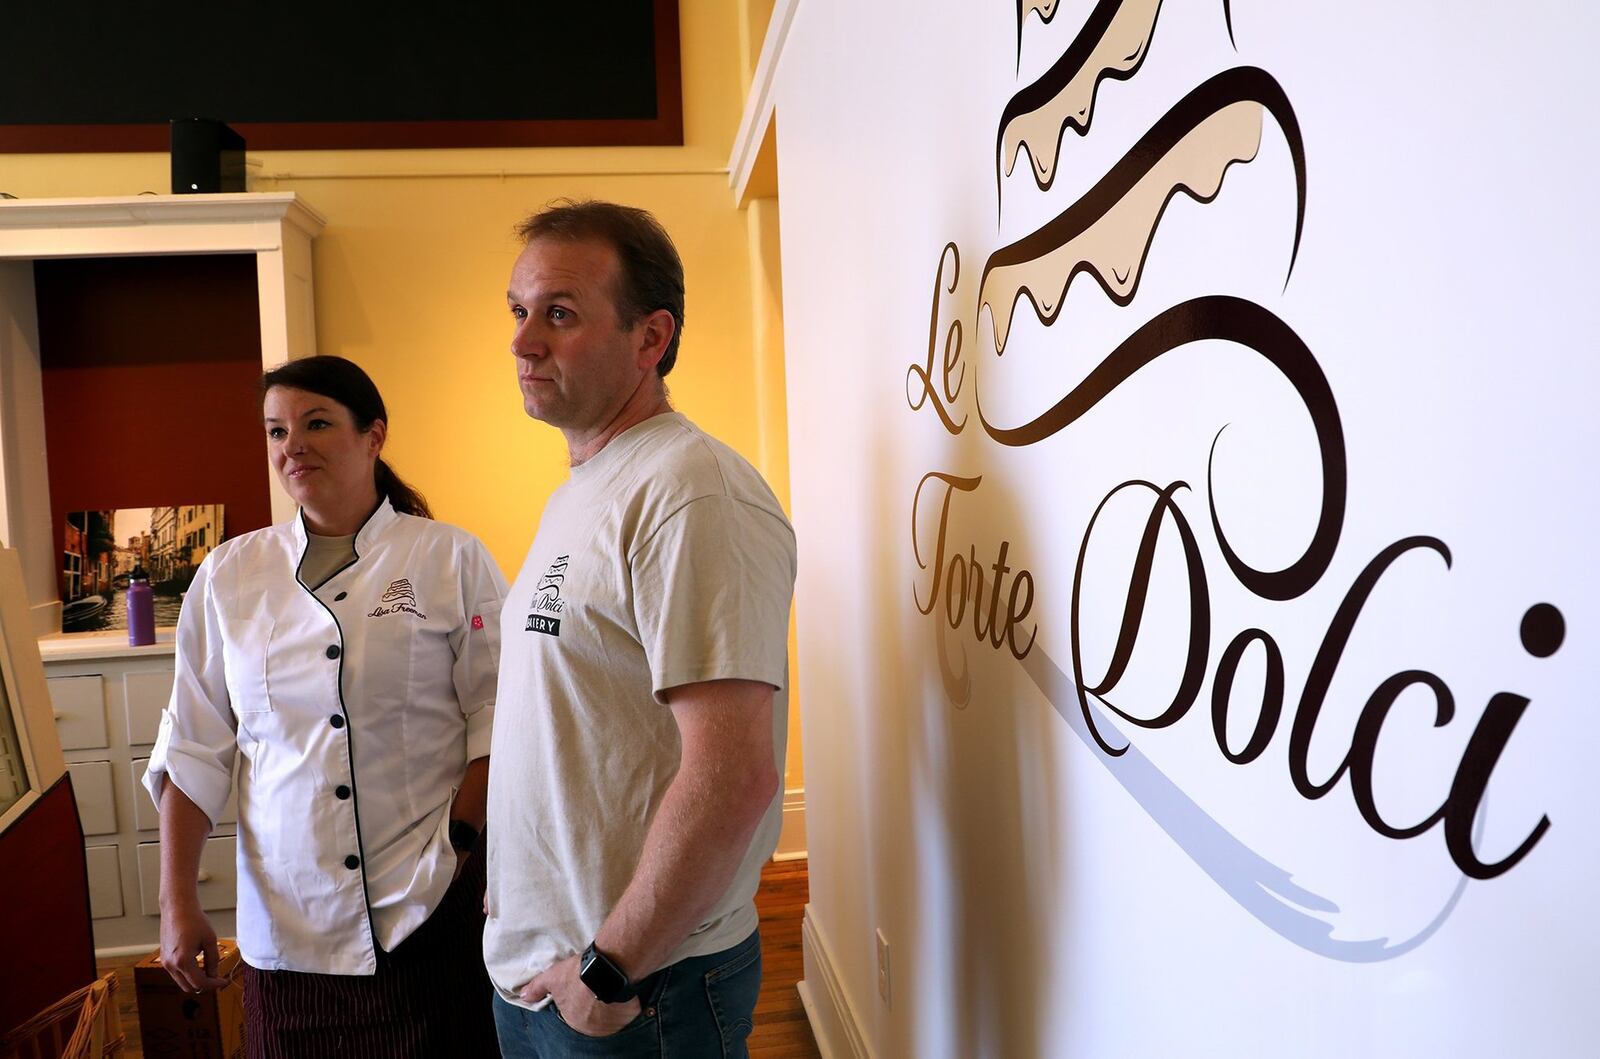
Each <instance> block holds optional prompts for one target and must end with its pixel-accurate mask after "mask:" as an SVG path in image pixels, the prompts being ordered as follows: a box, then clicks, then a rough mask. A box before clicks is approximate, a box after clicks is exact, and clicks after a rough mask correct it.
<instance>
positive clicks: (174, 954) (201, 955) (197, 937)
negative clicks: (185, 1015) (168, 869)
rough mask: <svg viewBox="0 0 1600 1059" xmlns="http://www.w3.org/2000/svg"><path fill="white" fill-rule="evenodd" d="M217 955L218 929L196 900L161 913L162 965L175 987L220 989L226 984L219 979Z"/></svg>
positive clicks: (188, 989)
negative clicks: (217, 974) (176, 985)
mask: <svg viewBox="0 0 1600 1059" xmlns="http://www.w3.org/2000/svg"><path fill="white" fill-rule="evenodd" d="M220 963H221V960H220V957H219V956H218V954H217V932H216V931H215V930H212V929H211V920H209V919H207V918H206V914H205V913H204V912H202V911H201V910H200V905H199V902H195V903H193V904H190V903H187V902H185V903H182V904H179V905H176V906H175V907H171V908H168V909H167V910H166V911H164V912H162V914H161V966H162V967H164V968H166V971H167V973H168V974H169V975H171V976H172V980H173V981H174V982H176V983H177V984H178V988H179V989H182V990H183V991H184V992H185V993H199V992H202V991H204V990H208V989H220V988H222V987H223V986H225V985H227V984H228V980H227V979H226V978H218V977H217V976H216V972H217V971H218V970H219V969H220V966H219V965H220Z"/></svg>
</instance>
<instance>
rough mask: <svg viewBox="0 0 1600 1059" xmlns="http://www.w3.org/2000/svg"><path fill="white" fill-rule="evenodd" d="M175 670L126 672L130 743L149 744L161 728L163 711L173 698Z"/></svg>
mask: <svg viewBox="0 0 1600 1059" xmlns="http://www.w3.org/2000/svg"><path fill="white" fill-rule="evenodd" d="M172 681H173V674H172V670H170V669H167V670H157V671H156V672H153V673H125V674H123V677H122V694H123V701H124V702H125V703H126V705H127V712H128V745H129V746H149V745H150V744H151V743H154V742H155V741H156V733H158V732H159V731H160V730H161V711H162V710H164V709H166V708H167V703H168V702H169V701H170V700H171V699H172Z"/></svg>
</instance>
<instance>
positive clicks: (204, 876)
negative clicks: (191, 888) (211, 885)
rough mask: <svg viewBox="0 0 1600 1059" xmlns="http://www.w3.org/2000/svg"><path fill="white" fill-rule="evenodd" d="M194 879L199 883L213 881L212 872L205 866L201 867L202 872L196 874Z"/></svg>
mask: <svg viewBox="0 0 1600 1059" xmlns="http://www.w3.org/2000/svg"><path fill="white" fill-rule="evenodd" d="M194 881H195V882H197V883H203V882H210V881H211V873H210V872H208V871H206V870H205V869H204V868H201V869H200V874H198V875H196V876H195V877H194Z"/></svg>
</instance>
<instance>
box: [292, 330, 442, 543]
mask: <svg viewBox="0 0 1600 1059" xmlns="http://www.w3.org/2000/svg"><path fill="white" fill-rule="evenodd" d="M274 386H287V387H289V388H291V389H295V390H305V391H306V392H307V393H314V394H319V395H321V396H323V397H329V398H332V399H333V400H335V401H338V402H339V403H340V404H342V405H344V406H345V407H346V408H348V409H349V410H350V414H351V415H352V416H353V417H354V418H355V421H356V429H357V430H359V431H361V432H362V433H363V434H365V433H366V432H367V431H368V430H371V429H372V424H373V423H374V422H376V421H377V420H379V419H381V420H383V421H384V423H388V422H389V413H388V410H387V409H385V408H384V406H383V397H382V396H381V395H380V394H379V393H378V387H377V386H375V385H373V382H372V379H371V378H369V377H368V375H367V373H366V372H364V371H362V370H361V368H360V367H358V366H357V365H356V364H354V363H353V362H351V361H348V360H345V359H344V358H343V357H303V358H301V359H300V360H290V361H286V362H284V363H282V364H280V365H278V366H277V367H276V368H273V369H272V370H271V371H269V372H267V373H266V374H265V375H263V376H261V396H262V397H263V398H264V397H266V395H267V391H268V390H270V389H272V388H273V387H274ZM374 475H375V478H376V481H375V483H374V484H376V485H377V487H378V495H379V496H386V497H388V498H389V503H391V504H393V505H394V509H395V510H396V511H399V512H401V513H402V514H406V515H416V516H418V517H420V518H432V517H433V512H432V511H431V510H430V509H429V508H428V501H427V500H425V499H424V498H423V496H422V494H421V493H419V492H417V491H416V490H415V489H413V488H412V487H411V486H409V485H407V484H406V483H405V482H404V480H402V479H401V477H400V476H399V475H398V474H395V473H394V469H393V468H391V467H390V466H389V465H388V464H387V463H385V462H384V461H383V457H381V456H380V457H378V465H377V467H376V468H375V469H374Z"/></svg>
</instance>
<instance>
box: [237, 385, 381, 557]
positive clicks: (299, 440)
mask: <svg viewBox="0 0 1600 1059" xmlns="http://www.w3.org/2000/svg"><path fill="white" fill-rule="evenodd" d="M261 410H262V418H263V419H264V420H265V423H266V429H267V452H268V454H269V455H270V456H271V458H272V467H273V469H274V470H276V471H277V472H278V479H279V481H281V482H282V483H283V488H284V490H285V491H287V492H288V494H289V496H290V497H292V498H293V499H294V501H295V503H297V504H299V505H300V506H301V507H302V508H303V509H305V513H306V520H307V522H308V524H309V525H310V527H311V530H312V531H313V532H315V533H324V534H328V535H332V536H338V535H342V534H346V533H354V532H355V531H356V529H359V528H360V525H361V522H362V521H363V520H365V518H366V516H367V515H369V514H371V512H372V508H373V506H374V504H375V503H376V496H377V486H376V485H375V484H374V480H373V466H374V464H376V463H377V460H378V453H379V452H380V451H381V450H382V449H383V439H384V435H385V425H384V422H383V420H381V419H379V420H375V421H374V422H373V424H372V426H370V427H369V428H367V430H366V431H365V432H362V431H360V430H357V429H356V421H355V416H354V415H352V414H351V412H350V409H348V408H346V407H345V406H344V405H342V404H340V403H339V402H338V401H335V400H334V399H333V398H331V397H324V396H323V395H322V394H319V393H311V392H309V391H307V390H297V389H294V388H293V387H289V386H274V387H273V388H272V389H270V390H268V391H267V396H266V398H265V400H263V401H262V409H261ZM352 519H353V520H354V522H355V524H354V526H350V522H351V520H352Z"/></svg>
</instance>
